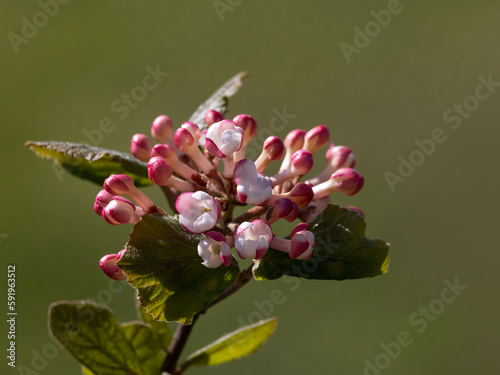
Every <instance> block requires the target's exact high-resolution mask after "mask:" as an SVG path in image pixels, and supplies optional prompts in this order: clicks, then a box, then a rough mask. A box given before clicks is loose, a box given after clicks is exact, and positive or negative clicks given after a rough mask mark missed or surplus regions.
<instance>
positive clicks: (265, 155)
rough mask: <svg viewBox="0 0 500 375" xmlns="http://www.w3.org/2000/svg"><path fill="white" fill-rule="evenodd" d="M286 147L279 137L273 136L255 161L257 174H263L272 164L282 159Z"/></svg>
mask: <svg viewBox="0 0 500 375" xmlns="http://www.w3.org/2000/svg"><path fill="white" fill-rule="evenodd" d="M284 151H285V147H284V146H283V142H282V141H281V139H279V138H278V137H276V136H274V135H272V136H270V137H268V138H267V139H266V140H265V141H264V145H263V147H262V153H261V154H260V156H259V157H258V159H257V160H256V161H255V166H256V167H257V172H259V173H262V172H263V171H264V169H266V167H267V166H268V165H269V164H270V163H271V162H272V161H276V160H279V159H281V157H282V156H283V152H284Z"/></svg>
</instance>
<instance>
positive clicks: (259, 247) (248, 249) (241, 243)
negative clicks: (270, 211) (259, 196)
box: [234, 220, 273, 259]
mask: <svg viewBox="0 0 500 375" xmlns="http://www.w3.org/2000/svg"><path fill="white" fill-rule="evenodd" d="M272 239H273V230H272V229H271V227H270V226H269V224H268V223H266V222H265V221H263V220H254V221H252V222H251V223H250V222H248V221H245V222H243V223H241V224H240V226H239V227H238V229H236V234H235V236H234V247H235V248H236V251H237V252H238V255H239V256H240V258H242V259H246V258H251V259H261V258H262V257H263V256H264V255H265V254H266V252H267V249H269V243H270V242H271V240H272Z"/></svg>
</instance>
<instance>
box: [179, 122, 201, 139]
mask: <svg viewBox="0 0 500 375" xmlns="http://www.w3.org/2000/svg"><path fill="white" fill-rule="evenodd" d="M181 128H183V129H186V130H187V131H188V132H190V133H191V135H192V136H193V138H194V140H195V141H196V142H198V139H200V136H201V130H200V128H199V126H198V125H196V124H195V123H194V122H190V121H187V122H183V123H182V124H181Z"/></svg>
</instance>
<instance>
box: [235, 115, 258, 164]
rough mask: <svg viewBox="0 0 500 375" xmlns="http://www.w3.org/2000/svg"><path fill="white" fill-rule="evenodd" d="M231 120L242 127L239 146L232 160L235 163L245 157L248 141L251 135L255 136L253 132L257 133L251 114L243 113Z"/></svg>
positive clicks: (255, 123)
mask: <svg viewBox="0 0 500 375" xmlns="http://www.w3.org/2000/svg"><path fill="white" fill-rule="evenodd" d="M233 121H234V123H235V124H236V125H238V126H239V127H240V128H242V129H243V132H244V135H243V143H242V145H241V148H240V149H239V150H238V151H236V154H235V156H234V161H235V163H237V162H239V161H240V160H241V159H243V158H244V157H245V152H246V149H247V146H248V143H249V142H250V140H251V139H252V138H253V137H255V134H256V133H257V122H256V121H255V119H254V118H253V117H252V116H250V115H244V114H241V115H238V116H236V117H235V118H233Z"/></svg>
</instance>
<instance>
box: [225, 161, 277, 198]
mask: <svg viewBox="0 0 500 375" xmlns="http://www.w3.org/2000/svg"><path fill="white" fill-rule="evenodd" d="M234 182H235V184H236V193H237V199H238V201H239V202H241V203H247V204H253V205H256V206H258V205H261V204H264V203H265V202H266V201H267V200H269V199H270V198H271V196H272V194H273V190H272V184H271V180H270V179H269V177H267V176H265V175H262V174H260V173H257V168H256V167H255V164H254V162H253V161H251V160H248V159H242V160H240V161H239V162H238V164H236V167H235V168H234Z"/></svg>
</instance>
